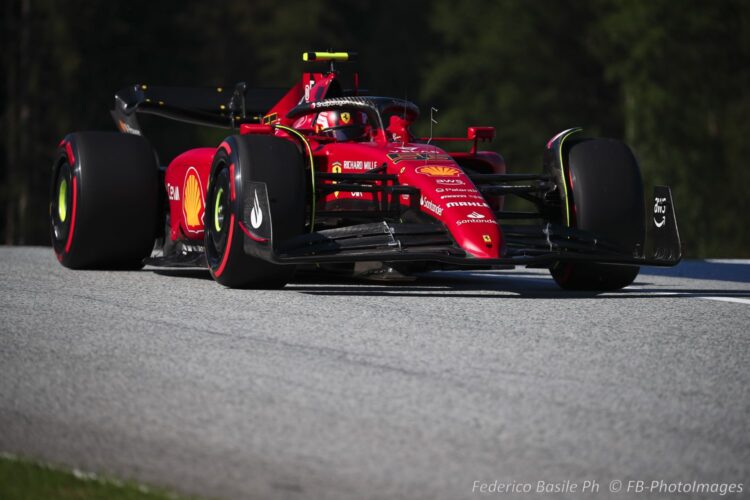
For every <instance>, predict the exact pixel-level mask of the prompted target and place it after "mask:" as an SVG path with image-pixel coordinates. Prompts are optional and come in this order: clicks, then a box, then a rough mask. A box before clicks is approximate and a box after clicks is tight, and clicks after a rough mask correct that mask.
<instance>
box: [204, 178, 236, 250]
mask: <svg viewBox="0 0 750 500" xmlns="http://www.w3.org/2000/svg"><path fill="white" fill-rule="evenodd" d="M210 191H211V193H210V198H209V199H210V200H211V201H210V203H209V210H211V212H212V213H211V215H210V218H209V219H208V220H209V221H211V223H209V224H208V236H209V237H208V242H207V243H208V244H209V245H210V246H211V247H212V248H210V249H208V248H207V250H208V256H209V258H212V257H213V258H217V259H218V258H220V257H221V255H223V253H224V249H225V247H226V244H227V232H228V231H227V229H228V226H229V224H225V221H226V219H227V216H228V215H229V213H230V211H231V207H230V205H229V203H230V200H229V196H227V194H228V193H229V174H228V172H227V168H226V167H223V168H221V169H220V170H219V172H218V173H217V174H216V177H215V181H214V182H212V183H211V188H210Z"/></svg>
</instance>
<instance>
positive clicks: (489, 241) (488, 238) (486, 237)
mask: <svg viewBox="0 0 750 500" xmlns="http://www.w3.org/2000/svg"><path fill="white" fill-rule="evenodd" d="M482 239H483V240H484V242H485V243H487V244H488V245H492V236H490V235H489V234H483V235H482Z"/></svg>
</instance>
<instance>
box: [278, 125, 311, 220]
mask: <svg viewBox="0 0 750 500" xmlns="http://www.w3.org/2000/svg"><path fill="white" fill-rule="evenodd" d="M273 127H275V128H278V129H281V130H283V131H284V132H287V133H289V134H294V135H295V136H297V137H299V139H300V140H301V141H302V143H303V144H304V145H305V149H307V157H308V158H309V159H310V183H311V185H312V193H313V195H312V199H311V200H310V204H311V205H312V208H311V210H310V232H311V233H312V232H313V228H314V227H315V159H314V158H313V154H312V149H311V148H310V142H309V141H308V140H307V138H306V137H305V136H304V135H302V134H300V133H299V132H297V131H296V130H294V129H293V128H291V127H286V126H284V125H278V124H276V125H273Z"/></svg>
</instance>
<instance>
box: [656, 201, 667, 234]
mask: <svg viewBox="0 0 750 500" xmlns="http://www.w3.org/2000/svg"><path fill="white" fill-rule="evenodd" d="M666 203H667V199H666V198H659V197H656V198H654V225H655V226H656V227H662V226H664V224H666V223H667V206H666Z"/></svg>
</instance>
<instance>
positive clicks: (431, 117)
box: [427, 106, 440, 144]
mask: <svg viewBox="0 0 750 500" xmlns="http://www.w3.org/2000/svg"><path fill="white" fill-rule="evenodd" d="M438 111H440V110H439V109H437V108H436V107H433V106H430V138H429V139H427V144H429V143H430V142H432V126H433V125H437V123H438V121H437V120H436V119H435V118H433V114H437V112H438Z"/></svg>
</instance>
